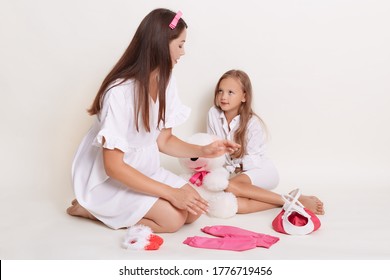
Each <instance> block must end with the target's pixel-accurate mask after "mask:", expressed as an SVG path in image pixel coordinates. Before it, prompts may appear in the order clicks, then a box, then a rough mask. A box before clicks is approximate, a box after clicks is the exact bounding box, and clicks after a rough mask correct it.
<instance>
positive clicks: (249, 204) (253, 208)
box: [237, 197, 279, 214]
mask: <svg viewBox="0 0 390 280" xmlns="http://www.w3.org/2000/svg"><path fill="white" fill-rule="evenodd" d="M237 203H238V210H237V214H248V213H254V212H260V211H264V210H269V209H273V208H276V207H279V206H278V205H275V204H270V203H266V202H262V201H258V200H254V199H250V198H245V197H237Z"/></svg>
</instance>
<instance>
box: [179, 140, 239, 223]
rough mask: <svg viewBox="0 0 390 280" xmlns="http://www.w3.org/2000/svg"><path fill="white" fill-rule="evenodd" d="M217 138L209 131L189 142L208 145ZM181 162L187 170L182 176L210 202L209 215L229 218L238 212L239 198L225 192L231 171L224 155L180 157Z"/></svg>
mask: <svg viewBox="0 0 390 280" xmlns="http://www.w3.org/2000/svg"><path fill="white" fill-rule="evenodd" d="M217 139H218V138H217V137H216V136H213V135H210V134H207V133H196V134H194V135H192V136H191V137H190V138H189V139H187V142H189V143H191V144H196V145H208V144H210V143H212V142H213V141H215V140H217ZM179 162H180V165H181V166H182V167H183V168H184V170H185V173H184V174H182V175H181V177H182V178H184V179H185V180H187V181H188V182H189V183H190V185H192V186H193V187H194V189H195V190H197V191H198V193H199V194H200V196H202V197H203V198H204V199H205V200H207V201H208V202H209V211H208V215H209V216H212V217H217V218H229V217H232V216H234V215H235V214H236V213H237V208H238V206H237V198H236V197H235V196H234V195H233V194H232V193H230V192H224V190H225V189H226V188H227V187H228V183H229V173H228V171H227V170H226V169H225V168H223V164H224V162H225V158H224V155H222V156H220V157H216V158H202V157H200V158H180V159H179Z"/></svg>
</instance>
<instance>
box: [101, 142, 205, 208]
mask: <svg viewBox="0 0 390 280" xmlns="http://www.w3.org/2000/svg"><path fill="white" fill-rule="evenodd" d="M123 155H124V153H123V152H122V151H121V150H118V149H114V150H110V149H103V161H104V168H105V171H106V173H107V175H108V176H109V177H111V178H113V179H115V180H117V181H119V182H121V183H123V184H125V185H126V186H128V187H129V188H130V189H131V190H133V191H136V192H139V193H143V194H146V195H151V196H156V197H160V198H162V199H165V200H167V201H169V202H170V203H171V204H172V205H173V206H175V207H176V208H178V209H183V210H187V211H190V212H191V213H193V214H197V211H203V212H205V211H207V202H206V201H205V200H204V199H203V198H201V197H200V196H199V194H198V193H197V192H196V191H195V190H193V189H192V188H191V187H189V186H188V187H182V188H180V189H175V188H172V187H170V186H168V185H165V184H163V183H160V182H158V181H155V180H153V179H151V178H149V177H148V176H145V175H144V174H142V173H141V172H139V171H138V170H136V169H135V168H133V167H131V166H130V165H128V164H126V163H125V162H124V161H123Z"/></svg>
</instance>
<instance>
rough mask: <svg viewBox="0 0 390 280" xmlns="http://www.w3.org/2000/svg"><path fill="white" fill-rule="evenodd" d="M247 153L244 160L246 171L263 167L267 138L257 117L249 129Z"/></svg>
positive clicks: (253, 118)
mask: <svg viewBox="0 0 390 280" xmlns="http://www.w3.org/2000/svg"><path fill="white" fill-rule="evenodd" d="M246 141H247V146H246V153H245V155H244V156H243V158H242V164H243V169H244V170H250V169H253V168H259V167H261V164H262V160H263V156H264V155H265V137H264V131H263V127H262V125H261V123H260V121H259V120H258V119H257V118H256V117H252V121H250V123H249V124H248V128H247V140H246Z"/></svg>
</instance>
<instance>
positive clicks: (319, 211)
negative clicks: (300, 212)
mask: <svg viewBox="0 0 390 280" xmlns="http://www.w3.org/2000/svg"><path fill="white" fill-rule="evenodd" d="M298 200H299V201H300V202H301V203H302V204H303V206H304V207H305V208H307V209H309V210H310V211H312V212H313V213H314V214H316V215H324V214H325V210H324V204H323V203H322V201H321V200H319V199H318V198H317V197H315V196H308V195H301V196H300V197H299V199H298Z"/></svg>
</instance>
